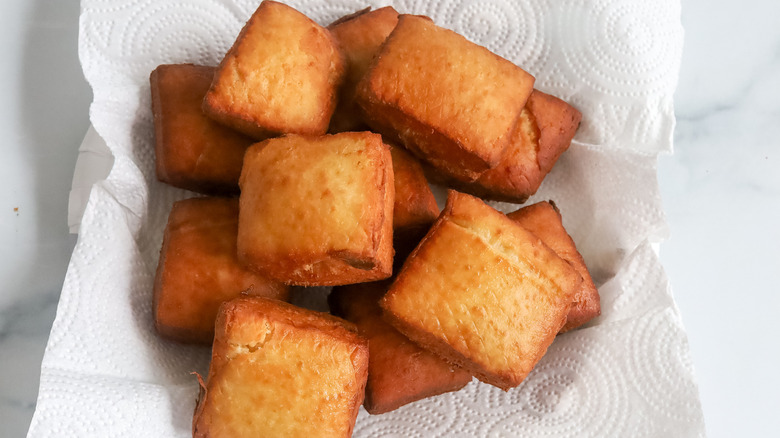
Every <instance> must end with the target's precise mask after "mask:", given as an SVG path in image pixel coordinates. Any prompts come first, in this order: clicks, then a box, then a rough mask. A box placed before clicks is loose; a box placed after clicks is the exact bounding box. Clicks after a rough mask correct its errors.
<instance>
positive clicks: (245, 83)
mask: <svg viewBox="0 0 780 438" xmlns="http://www.w3.org/2000/svg"><path fill="white" fill-rule="evenodd" d="M343 75H344V59H343V55H342V53H341V52H340V50H339V48H338V45H337V43H336V41H335V40H334V39H333V37H332V36H331V35H330V32H328V30H327V29H325V28H324V27H322V26H320V25H318V24H317V23H315V22H314V21H312V20H311V19H309V18H308V17H306V16H305V15H303V14H301V13H300V12H298V11H296V10H295V9H293V8H291V7H289V6H287V5H284V4H282V3H277V2H274V1H269V0H266V1H263V2H262V3H261V4H260V6H259V7H258V8H257V10H256V11H255V13H254V14H252V17H251V18H250V19H249V21H247V23H246V25H245V26H244V28H243V29H242V30H241V33H240V34H239V35H238V39H236V42H235V43H234V44H233V47H231V48H230V50H229V51H228V52H227V54H226V55H225V58H224V59H223V60H222V62H221V63H220V64H219V67H218V68H217V73H216V76H215V77H214V82H213V83H212V85H211V88H210V89H209V91H208V93H207V94H206V98H205V100H204V101H203V110H204V111H205V113H206V114H207V115H209V116H210V117H211V118H213V119H214V120H217V121H219V122H220V123H222V124H225V125H227V126H230V127H232V128H233V129H236V130H238V131H241V132H243V133H245V134H247V135H249V136H252V137H254V138H257V139H263V138H267V137H269V136H272V135H278V134H286V133H296V134H309V135H319V134H324V133H325V132H326V131H327V129H328V123H329V122H330V116H331V114H333V110H334V109H335V107H336V93H337V89H338V87H339V85H340V83H341V81H342V80H343Z"/></svg>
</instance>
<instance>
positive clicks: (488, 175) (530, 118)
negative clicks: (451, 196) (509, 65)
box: [431, 90, 582, 203]
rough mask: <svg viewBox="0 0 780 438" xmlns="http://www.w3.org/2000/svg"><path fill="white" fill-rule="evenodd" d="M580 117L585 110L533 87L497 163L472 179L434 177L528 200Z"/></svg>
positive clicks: (493, 195)
mask: <svg viewBox="0 0 780 438" xmlns="http://www.w3.org/2000/svg"><path fill="white" fill-rule="evenodd" d="M581 119H582V114H581V113H580V112H579V111H577V109H576V108H574V107H572V106H571V105H569V104H568V103H566V102H565V101H563V100H561V99H559V98H557V97H555V96H551V95H549V94H545V93H543V92H541V91H539V90H534V91H533V93H531V97H529V98H528V103H527V104H526V106H525V108H523V110H522V112H521V113H520V119H519V120H518V122H517V126H516V128H515V130H514V132H513V133H512V139H511V140H510V142H509V146H508V147H507V148H506V150H505V151H504V156H503V158H502V159H501V162H500V163H499V164H498V166H496V167H495V168H493V169H490V170H488V171H486V172H485V173H483V174H482V175H480V176H479V178H477V180H476V181H473V182H468V181H465V180H457V179H455V178H452V177H449V178H448V177H447V176H442V175H435V171H434V175H432V176H431V179H432V180H434V181H436V182H439V183H443V184H445V185H449V186H450V187H455V188H457V189H458V190H461V191H464V192H467V193H471V194H473V195H476V196H479V197H481V198H485V199H493V200H496V201H505V202H515V203H522V202H525V201H526V200H527V199H528V198H529V197H530V196H531V195H533V194H534V193H536V191H537V190H538V189H539V186H540V185H541V184H542V180H544V177H545V176H547V174H548V173H550V170H552V168H553V165H555V162H556V161H558V158H559V157H560V156H561V154H563V153H564V152H565V151H566V150H567V149H568V148H569V145H570V144H571V140H572V138H573V137H574V134H575V132H576V131H577V127H579V124H580V120H581Z"/></svg>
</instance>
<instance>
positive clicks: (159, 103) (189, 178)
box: [149, 64, 254, 194]
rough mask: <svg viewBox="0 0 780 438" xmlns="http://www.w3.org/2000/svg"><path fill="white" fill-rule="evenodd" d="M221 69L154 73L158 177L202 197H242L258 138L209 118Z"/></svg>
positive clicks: (168, 68)
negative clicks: (245, 168) (206, 105)
mask: <svg viewBox="0 0 780 438" xmlns="http://www.w3.org/2000/svg"><path fill="white" fill-rule="evenodd" d="M215 70H216V69H215V68H214V67H205V66H202V65H192V64H167V65H161V66H159V67H157V68H156V69H154V71H153V72H152V74H151V76H150V78H149V81H150V83H151V88H152V112H153V114H154V136H155V155H156V160H157V161H156V169H157V179H159V180H160V181H162V182H164V183H168V184H170V185H173V186H176V187H180V188H183V189H187V190H192V191H195V192H200V193H208V194H231V193H238V176H239V175H240V174H241V162H242V161H243V159H244V152H245V151H246V148H248V147H249V145H251V144H252V143H254V140H253V139H251V138H249V137H246V136H244V135H243V134H240V133H238V132H235V131H233V130H231V129H228V128H226V127H224V126H222V125H220V124H218V123H216V122H214V121H213V120H211V119H209V118H208V117H206V116H205V115H204V114H203V111H202V110H201V105H202V103H203V96H205V95H206V91H208V89H209V86H210V85H211V80H212V79H213V78H214V71H215Z"/></svg>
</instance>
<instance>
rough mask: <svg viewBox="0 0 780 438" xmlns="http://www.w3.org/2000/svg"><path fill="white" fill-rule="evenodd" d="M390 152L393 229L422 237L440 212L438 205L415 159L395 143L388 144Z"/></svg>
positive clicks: (397, 232)
mask: <svg viewBox="0 0 780 438" xmlns="http://www.w3.org/2000/svg"><path fill="white" fill-rule="evenodd" d="M390 155H391V157H392V160H393V180H394V181H395V183H394V185H395V203H394V205H393V230H394V231H395V233H396V234H399V233H400V234H404V233H406V234H413V235H414V234H417V235H418V238H421V237H422V236H423V234H425V232H426V231H427V230H428V228H430V226H431V224H433V221H435V220H436V218H437V217H438V216H439V206H438V205H436V198H435V197H434V196H433V192H432V191H431V187H430V186H429V185H428V180H427V179H425V173H424V172H423V168H422V166H420V163H419V162H418V161H417V159H415V158H414V157H413V156H412V155H411V154H409V153H408V152H406V151H405V150H404V149H403V148H400V147H397V146H391V147H390ZM420 230H422V233H420Z"/></svg>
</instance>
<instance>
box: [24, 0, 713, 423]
mask: <svg viewBox="0 0 780 438" xmlns="http://www.w3.org/2000/svg"><path fill="white" fill-rule="evenodd" d="M258 3H259V0H232V1H231V0H192V1H187V2H182V1H177V0H134V1H130V2H127V1H120V0H83V1H82V11H81V18H80V29H81V31H80V38H79V54H80V57H81V62H82V66H83V69H84V73H85V75H86V77H87V79H88V81H89V82H90V84H91V85H92V87H93V91H94V102H93V104H92V107H91V110H90V117H91V121H92V123H93V125H94V127H95V129H96V130H97V132H98V133H99V134H100V136H101V137H103V138H104V139H105V141H106V143H107V144H108V147H109V149H110V151H111V153H112V154H113V157H114V163H113V168H112V170H111V173H110V174H109V176H108V178H107V179H106V180H105V181H101V182H99V183H97V184H96V185H95V186H93V188H92V193H91V195H90V197H89V201H88V203H87V207H86V212H85V214H84V217H83V218H82V225H81V231H80V235H79V241H78V244H77V246H76V248H75V250H74V253H73V257H72V259H71V262H70V266H69V269H68V273H67V276H66V278H65V283H64V286H63V290H62V295H61V298H60V303H59V307H58V309H57V317H56V320H55V321H54V325H53V327H52V331H51V336H50V339H49V343H48V346H47V349H46V353H45V356H44V360H43V364H42V370H41V387H40V394H39V398H38V405H37V410H36V412H35V416H34V418H33V421H32V425H31V428H30V431H29V436H30V437H48V436H56V437H86V436H100V437H104V436H127V437H138V436H148V437H174V436H175V437H179V436H180V437H186V436H190V433H191V432H190V422H191V418H192V411H193V408H194V403H195V398H196V396H197V392H198V385H197V382H196V380H195V378H194V377H193V376H192V375H191V374H190V372H191V371H199V372H201V373H205V372H206V370H207V367H208V359H209V349H208V348H204V347H192V346H183V345H178V344H175V343H172V342H168V341H165V340H161V339H160V338H158V337H157V336H156V334H155V332H154V328H153V321H152V314H151V308H152V283H153V277H154V272H155V268H156V264H157V258H158V254H159V249H160V245H161V240H162V231H163V228H164V226H165V222H166V220H167V215H168V212H169V209H170V207H171V204H172V203H173V202H174V201H175V200H178V199H182V198H185V197H188V196H192V193H189V192H186V191H184V190H179V189H175V188H172V187H169V186H166V185H164V184H161V183H159V182H157V181H156V179H155V175H154V165H153V163H154V152H153V143H152V140H153V133H152V115H151V110H150V97H149V85H148V77H149V73H150V72H151V71H152V69H154V68H155V67H156V66H157V65H158V64H161V63H174V62H195V63H200V64H212V65H215V64H216V63H218V61H219V60H220V59H221V57H222V56H223V54H224V52H225V51H226V50H227V49H228V48H229V46H230V45H231V44H232V42H233V40H234V39H235V37H236V35H237V34H238V31H239V30H240V29H241V27H242V25H243V23H244V22H245V20H246V19H247V18H248V17H249V15H250V14H251V13H252V12H253V11H254V9H255V8H256V7H257V5H258ZM290 3H291V5H292V6H294V7H296V8H298V9H299V10H301V11H302V12H304V13H306V14H308V15H309V16H311V17H312V18H314V19H315V20H317V21H319V22H320V23H323V24H327V23H328V22H330V21H331V20H333V19H335V18H337V17H339V16H341V15H344V14H346V13H350V12H353V11H356V10H359V9H362V8H363V7H365V6H366V5H371V6H374V7H378V6H383V5H385V4H386V2H378V1H363V0H336V1H331V2H328V1H324V0H301V1H293V2H290ZM393 5H394V6H395V7H396V9H398V10H399V11H400V12H402V13H414V14H424V15H428V16H430V17H432V18H433V19H434V20H435V21H436V22H437V23H438V24H440V25H443V26H445V27H449V28H452V29H454V30H456V31H458V32H460V33H462V34H463V35H465V36H466V37H467V38H469V39H471V40H473V41H476V42H478V43H481V44H483V45H485V46H487V47H488V48H490V49H491V50H493V51H495V52H497V53H499V54H501V55H503V56H505V57H507V58H508V59H510V60H512V61H514V62H515V63H517V64H519V65H520V66H523V67H524V68H525V69H527V70H528V71H529V72H531V73H532V74H534V75H535V76H536V78H537V82H536V86H537V88H539V89H541V90H543V91H546V92H550V93H553V94H555V95H558V96H560V97H562V98H564V99H567V100H569V101H570V102H572V103H573V104H574V105H575V106H577V107H578V108H579V109H580V110H581V111H582V112H583V114H584V118H583V124H582V127H581V128H580V130H579V132H578V134H577V137H576V139H575V142H574V143H573V144H572V146H571V149H570V150H569V151H568V152H567V153H566V154H564V155H563V157H562V158H561V160H560V161H559V163H558V164H557V165H556V167H555V169H554V170H553V172H552V173H551V174H550V175H549V176H548V178H547V179H546V180H545V182H544V184H543V186H542V188H541V189H540V191H539V193H538V194H537V195H536V196H535V197H534V198H533V199H532V200H531V201H535V200H542V199H553V200H555V202H556V203H557V204H558V205H559V207H560V209H561V211H562V214H563V217H564V223H565V225H566V227H567V228H568V230H569V231H570V233H571V234H572V236H573V237H574V240H575V241H576V242H577V244H578V246H579V248H580V249H581V251H582V253H583V255H584V257H585V260H586V262H587V263H588V266H589V267H590V269H591V271H592V272H593V275H594V278H595V279H596V281H597V283H598V285H599V286H600V292H601V295H602V305H603V314H602V316H601V317H600V318H598V319H597V320H596V321H594V322H593V323H591V324H590V325H589V326H588V327H587V328H584V329H582V330H578V331H574V332H571V333H567V334H564V335H561V336H559V337H558V339H557V340H556V341H555V342H554V343H553V345H552V347H551V348H550V349H549V351H548V353H547V355H546V356H545V357H544V358H543V359H542V361H541V362H540V363H539V364H538V365H537V367H536V369H535V370H534V371H533V372H532V373H531V375H530V376H529V377H528V378H527V379H526V380H525V381H524V382H523V384H521V385H520V386H519V387H518V388H516V389H512V390H510V391H508V392H502V391H500V390H498V389H496V388H494V387H491V386H488V385H485V384H482V383H479V382H477V381H474V382H472V383H471V384H469V385H468V386H467V387H466V388H465V389H463V390H461V391H458V392H456V393H451V394H446V395H442V396H439V397H435V398H431V399H427V400H424V401H421V402H418V403H414V404H411V405H407V406H404V407H402V408H401V409H398V410H397V411H395V412H392V413H388V414H384V415H379V416H369V415H368V414H367V413H366V412H365V411H363V410H362V409H361V412H360V415H359V416H358V419H357V425H356V428H355V436H357V437H374V436H403V437H423V436H424V437H429V436H447V437H450V436H463V437H473V436H480V437H482V436H491V437H492V436H508V437H538V436H556V437H595V436H599V437H603V436H614V437H618V436H621V437H622V436H632V437H667V436H685V437H694V436H703V435H704V424H703V418H702V413H701V408H700V403H699V399H698V390H697V387H696V384H695V379H694V376H693V371H692V366H691V363H690V356H689V352H688V345H687V339H686V335H685V332H684V330H683V328H682V325H681V322H680V317H679V314H678V312H677V309H676V307H675V304H674V301H673V300H672V297H671V294H670V287H669V283H668V280H667V278H666V276H665V274H664V272H663V269H662V267H661V265H660V263H659V260H658V257H657V256H656V253H655V252H654V251H653V250H652V248H651V245H652V244H654V243H657V242H659V241H661V240H663V239H664V238H665V236H666V233H667V231H666V225H665V222H664V215H663V212H662V206H661V202H660V197H659V191H658V184H657V181H656V173H657V172H656V161H657V155H658V154H659V153H661V152H668V151H671V148H672V143H671V136H672V131H673V128H674V114H673V104H672V95H673V92H674V89H675V87H676V83H677V72H678V69H679V62H680V55H681V50H682V39H683V31H682V27H681V24H680V4H679V0H658V1H653V2H647V1H644V0H523V1H519V2H511V1H509V0H475V1H468V0H439V1H433V2H424V1H415V0H406V1H397V2H394V3H393ZM531 201H529V202H531ZM495 205H497V206H498V207H499V208H502V209H504V210H507V211H509V210H514V209H515V208H517V206H515V205H511V204H495Z"/></svg>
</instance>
